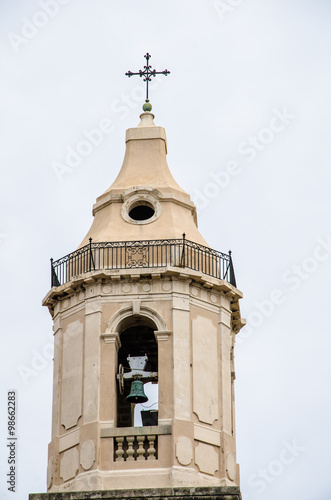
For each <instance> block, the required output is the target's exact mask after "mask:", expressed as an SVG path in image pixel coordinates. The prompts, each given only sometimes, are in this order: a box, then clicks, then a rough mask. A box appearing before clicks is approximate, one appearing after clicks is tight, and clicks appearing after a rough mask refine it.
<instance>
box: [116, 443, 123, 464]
mask: <svg viewBox="0 0 331 500" xmlns="http://www.w3.org/2000/svg"><path fill="white" fill-rule="evenodd" d="M114 441H115V443H117V450H116V457H115V462H124V450H123V443H124V437H118V438H114Z"/></svg>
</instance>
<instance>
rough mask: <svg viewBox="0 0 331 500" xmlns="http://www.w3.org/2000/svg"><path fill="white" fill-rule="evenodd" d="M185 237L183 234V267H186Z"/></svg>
mask: <svg viewBox="0 0 331 500" xmlns="http://www.w3.org/2000/svg"><path fill="white" fill-rule="evenodd" d="M185 237H186V234H185V233H183V252H182V267H185V265H186V264H185Z"/></svg>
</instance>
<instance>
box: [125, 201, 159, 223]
mask: <svg viewBox="0 0 331 500" xmlns="http://www.w3.org/2000/svg"><path fill="white" fill-rule="evenodd" d="M154 213H155V210H154V208H153V206H152V205H151V204H150V203H146V202H143V203H139V205H134V206H133V207H132V208H131V209H130V211H129V216H130V217H131V219H133V220H137V221H141V220H148V219H150V218H151V217H153V215H154Z"/></svg>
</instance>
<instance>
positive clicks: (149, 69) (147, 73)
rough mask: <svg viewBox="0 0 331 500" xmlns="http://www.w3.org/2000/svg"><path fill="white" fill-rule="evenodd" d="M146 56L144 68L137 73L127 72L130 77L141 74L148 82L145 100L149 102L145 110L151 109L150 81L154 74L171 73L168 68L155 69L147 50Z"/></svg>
mask: <svg viewBox="0 0 331 500" xmlns="http://www.w3.org/2000/svg"><path fill="white" fill-rule="evenodd" d="M144 57H145V59H146V63H147V64H146V66H144V69H143V70H141V69H140V70H139V71H138V72H137V73H132V71H128V72H127V73H125V74H126V76H128V77H129V78H130V77H131V76H134V75H139V76H140V77H143V80H144V82H146V100H145V102H146V103H147V105H146V104H144V106H143V110H144V111H151V109H152V105H151V104H149V99H148V82H150V81H151V77H152V76H156V75H164V76H167V75H169V74H170V71H168V70H167V69H165V70H164V71H156V70H155V69H152V66H150V64H149V60H150V58H151V57H152V56H151V55H150V54H149V53H148V52H147V54H145V55H144Z"/></svg>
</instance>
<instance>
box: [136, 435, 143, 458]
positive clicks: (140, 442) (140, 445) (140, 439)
mask: <svg viewBox="0 0 331 500" xmlns="http://www.w3.org/2000/svg"><path fill="white" fill-rule="evenodd" d="M137 441H138V449H137V460H145V448H144V441H145V436H137Z"/></svg>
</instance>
